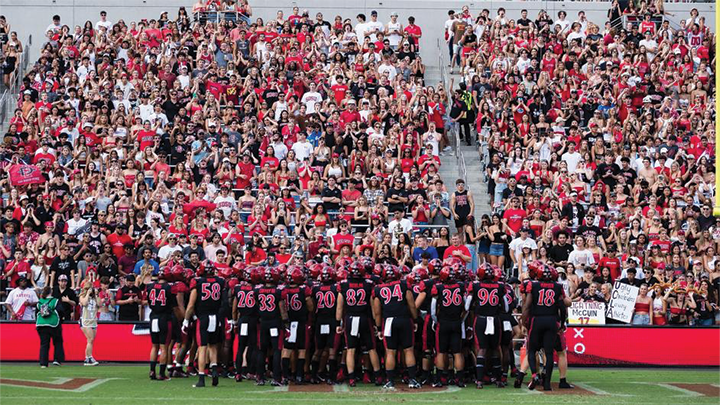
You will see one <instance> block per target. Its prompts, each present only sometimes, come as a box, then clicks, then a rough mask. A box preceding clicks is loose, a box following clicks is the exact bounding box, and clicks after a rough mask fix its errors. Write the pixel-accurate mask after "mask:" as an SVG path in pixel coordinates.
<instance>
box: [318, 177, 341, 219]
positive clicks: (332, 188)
mask: <svg viewBox="0 0 720 405" xmlns="http://www.w3.org/2000/svg"><path fill="white" fill-rule="evenodd" d="M322 201H323V206H324V208H325V212H332V211H337V210H339V209H340V204H342V191H341V190H340V188H339V187H338V186H337V179H336V178H335V176H330V177H329V178H328V185H327V187H326V188H325V190H323V192H322Z"/></svg>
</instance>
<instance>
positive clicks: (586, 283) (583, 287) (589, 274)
mask: <svg viewBox="0 0 720 405" xmlns="http://www.w3.org/2000/svg"><path fill="white" fill-rule="evenodd" d="M594 278H595V269H594V268H592V267H586V268H585V273H584V274H583V279H582V281H581V282H580V283H579V284H578V286H577V289H576V290H575V294H573V298H578V297H582V296H583V295H584V294H587V292H588V291H589V290H590V286H591V285H592V284H593V279H594Z"/></svg>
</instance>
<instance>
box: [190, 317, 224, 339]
mask: <svg viewBox="0 0 720 405" xmlns="http://www.w3.org/2000/svg"><path fill="white" fill-rule="evenodd" d="M224 326H225V325H223V320H222V318H220V317H219V316H218V315H198V319H197V325H196V329H195V338H196V339H197V344H198V346H207V345H214V344H217V343H220V342H221V341H222V338H223V333H224Z"/></svg>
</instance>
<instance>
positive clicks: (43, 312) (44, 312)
mask: <svg viewBox="0 0 720 405" xmlns="http://www.w3.org/2000/svg"><path fill="white" fill-rule="evenodd" d="M51 302H52V300H50V301H48V302H46V303H44V304H42V305H40V308H39V309H38V314H40V316H41V317H43V318H49V317H50V316H52V313H53V310H52V309H51V308H50V303H51Z"/></svg>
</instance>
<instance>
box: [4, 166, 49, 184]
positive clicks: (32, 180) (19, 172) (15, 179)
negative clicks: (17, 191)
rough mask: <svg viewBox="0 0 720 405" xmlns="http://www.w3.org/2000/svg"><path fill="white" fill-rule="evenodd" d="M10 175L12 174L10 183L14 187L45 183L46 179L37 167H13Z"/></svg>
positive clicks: (9, 171)
mask: <svg viewBox="0 0 720 405" xmlns="http://www.w3.org/2000/svg"><path fill="white" fill-rule="evenodd" d="M8 173H10V183H11V184H12V185H13V186H27V185H28V184H36V183H37V184H42V183H45V177H43V175H42V173H41V172H40V169H38V167H37V166H35V165H13V166H12V167H11V168H10V169H9V170H8Z"/></svg>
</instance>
